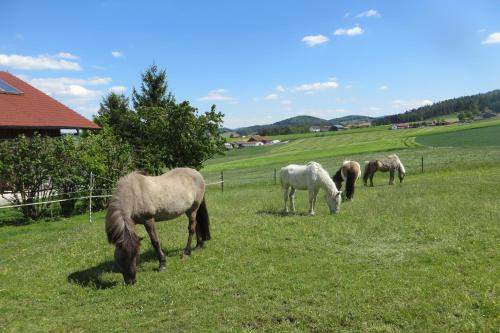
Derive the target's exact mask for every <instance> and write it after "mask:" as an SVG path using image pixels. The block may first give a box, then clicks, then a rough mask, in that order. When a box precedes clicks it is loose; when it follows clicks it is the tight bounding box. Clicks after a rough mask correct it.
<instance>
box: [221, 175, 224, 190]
mask: <svg viewBox="0 0 500 333" xmlns="http://www.w3.org/2000/svg"><path fill="white" fill-rule="evenodd" d="M220 188H221V190H222V192H224V171H222V170H221V171H220Z"/></svg>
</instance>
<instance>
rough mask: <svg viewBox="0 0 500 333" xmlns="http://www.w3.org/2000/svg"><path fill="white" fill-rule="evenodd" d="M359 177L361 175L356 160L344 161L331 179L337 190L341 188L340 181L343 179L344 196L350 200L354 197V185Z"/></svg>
mask: <svg viewBox="0 0 500 333" xmlns="http://www.w3.org/2000/svg"><path fill="white" fill-rule="evenodd" d="M359 177H361V167H360V166H359V163H358V162H356V161H344V163H342V166H341V167H340V169H339V170H338V171H337V173H336V174H335V175H334V176H333V177H332V179H333V181H334V182H335V185H336V186H337V188H338V189H339V190H340V189H341V188H342V182H343V181H344V180H345V182H346V184H345V188H346V191H345V193H346V198H347V200H352V199H353V198H354V187H355V185H356V181H357V180H358V179H359Z"/></svg>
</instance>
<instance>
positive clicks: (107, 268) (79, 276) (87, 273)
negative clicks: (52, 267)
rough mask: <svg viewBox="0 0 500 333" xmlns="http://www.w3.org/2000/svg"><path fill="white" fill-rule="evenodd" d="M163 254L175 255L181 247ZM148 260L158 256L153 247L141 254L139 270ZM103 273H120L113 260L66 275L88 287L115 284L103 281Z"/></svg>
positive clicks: (99, 287) (72, 281) (111, 285)
mask: <svg viewBox="0 0 500 333" xmlns="http://www.w3.org/2000/svg"><path fill="white" fill-rule="evenodd" d="M163 252H164V253H165V256H167V257H177V256H179V255H180V253H181V249H174V250H170V251H165V250H163ZM149 261H158V256H157V255H156V252H155V251H154V250H153V249H149V250H148V251H146V252H145V253H143V254H141V256H140V262H139V271H140V268H141V266H142V263H144V262H149ZM105 273H121V272H120V271H119V270H118V269H117V268H116V266H115V263H114V261H106V262H103V263H100V264H99V265H97V266H94V267H91V268H88V269H85V270H83V271H77V272H74V273H71V274H70V275H68V282H69V283H73V284H77V285H79V286H81V287H90V288H94V289H108V288H112V287H114V286H116V285H117V283H116V282H111V281H103V280H102V278H101V276H102V275H103V274H105Z"/></svg>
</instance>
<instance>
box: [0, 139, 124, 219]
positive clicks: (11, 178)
mask: <svg viewBox="0 0 500 333" xmlns="http://www.w3.org/2000/svg"><path fill="white" fill-rule="evenodd" d="M131 156H132V149H131V147H130V146H129V145H128V144H124V143H122V141H121V140H120V139H117V138H116V137H115V136H113V135H112V133H111V132H110V131H109V130H103V131H102V132H100V133H98V134H92V133H89V134H87V135H85V136H84V137H71V136H67V137H61V138H49V137H42V136H40V135H35V136H34V137H32V138H27V137H25V136H20V137H18V138H17V139H15V140H11V141H4V142H0V184H2V187H3V188H4V189H9V190H11V191H12V197H10V198H9V199H8V200H9V202H10V203H11V204H14V205H20V204H33V203H37V202H38V203H40V202H45V201H49V200H51V199H63V200H64V201H61V202H60V207H61V213H62V215H63V216H65V217H69V216H71V215H73V213H74V211H75V207H76V204H77V199H72V198H78V197H81V196H84V195H87V194H88V192H87V190H88V188H89V185H90V184H89V181H90V174H91V172H92V173H93V175H94V179H95V181H94V187H95V188H96V189H100V190H102V189H112V188H113V187H114V185H115V183H116V181H117V180H118V178H119V177H120V176H122V175H124V174H125V173H127V172H129V171H130V170H131V169H132V166H133V163H132V158H131ZM95 194H97V195H101V194H107V193H106V192H103V191H99V192H98V193H95ZM93 203H94V207H95V209H102V208H104V207H105V205H106V203H107V200H106V198H96V199H94V200H93ZM48 208H49V205H48V204H37V205H27V206H21V207H19V210H20V211H21V212H22V213H23V215H24V217H25V218H28V219H38V218H40V217H42V216H44V214H45V213H46V211H47V209H48Z"/></svg>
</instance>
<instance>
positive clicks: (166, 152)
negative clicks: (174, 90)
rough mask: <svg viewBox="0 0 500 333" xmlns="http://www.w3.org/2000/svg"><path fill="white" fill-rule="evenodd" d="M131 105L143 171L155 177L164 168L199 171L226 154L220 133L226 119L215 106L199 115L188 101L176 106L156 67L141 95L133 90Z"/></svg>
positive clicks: (146, 76)
mask: <svg viewBox="0 0 500 333" xmlns="http://www.w3.org/2000/svg"><path fill="white" fill-rule="evenodd" d="M132 101H133V104H134V108H135V112H136V113H137V119H138V122H139V125H138V126H139V131H138V140H137V142H135V143H134V149H135V153H136V155H137V159H136V165H137V166H138V167H139V168H140V169H143V170H146V171H148V172H149V173H153V174H159V173H161V172H162V171H163V169H164V168H165V167H167V168H175V167H180V166H188V167H193V168H197V169H200V168H201V167H202V165H203V162H204V161H205V160H207V159H209V158H210V157H212V156H214V155H215V154H217V153H223V152H224V142H225V140H224V138H223V137H222V136H221V134H220V131H219V129H220V127H221V125H222V122H223V116H224V115H223V114H222V113H220V112H216V111H215V105H214V106H212V109H211V110H210V111H209V112H206V113H204V114H198V110H197V109H196V108H194V107H192V106H191V105H190V104H189V102H187V101H184V102H181V103H179V104H177V103H176V102H175V99H174V97H173V95H172V94H171V93H170V92H169V91H168V85H167V76H166V72H165V70H158V68H157V67H156V65H152V66H151V67H149V68H148V69H147V70H146V72H145V73H143V74H142V84H141V92H140V93H139V92H137V91H136V90H135V89H134V91H133V93H132Z"/></svg>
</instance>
